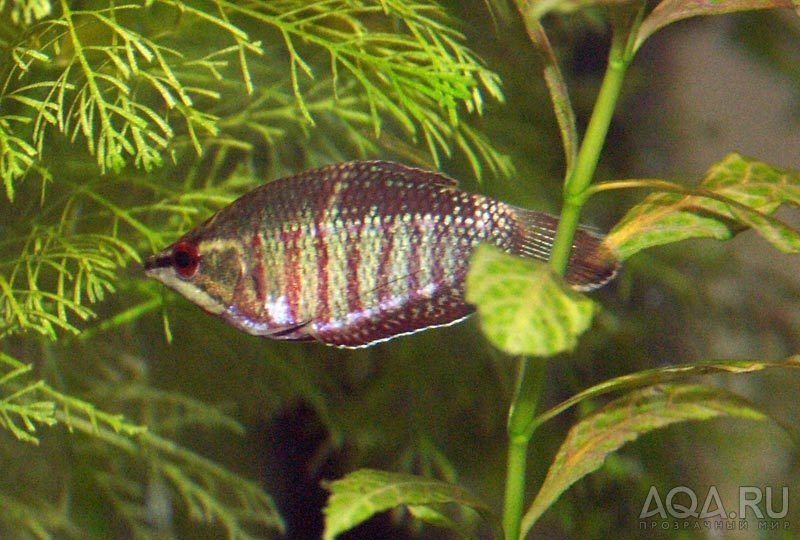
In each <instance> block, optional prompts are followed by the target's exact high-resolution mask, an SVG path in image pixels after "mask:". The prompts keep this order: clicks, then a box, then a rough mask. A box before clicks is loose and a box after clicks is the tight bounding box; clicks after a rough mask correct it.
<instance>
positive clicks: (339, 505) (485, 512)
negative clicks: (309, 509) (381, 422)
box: [324, 469, 499, 540]
mask: <svg viewBox="0 0 800 540" xmlns="http://www.w3.org/2000/svg"><path fill="white" fill-rule="evenodd" d="M328 489H329V490H330V492H331V496H330V499H329V501H328V504H327V506H326V507H325V536H324V538H325V539H326V540H333V538H335V537H336V536H338V535H339V534H341V533H343V532H345V531H348V530H350V529H351V528H353V527H355V526H356V525H358V524H360V523H362V522H364V521H365V520H367V519H368V518H369V517H370V516H372V515H374V514H377V513H380V512H385V511H387V510H390V509H393V508H396V507H398V506H409V508H410V509H411V512H412V513H414V514H415V515H416V516H419V517H422V518H423V519H424V520H425V521H428V522H433V523H435V524H438V525H444V526H447V527H448V528H454V529H456V530H458V526H457V525H456V524H455V522H453V521H452V520H450V519H449V518H445V517H444V516H443V515H442V514H440V513H439V512H438V511H437V510H435V507H436V506H439V505H446V504H456V505H459V506H464V507H468V508H471V509H473V510H475V511H476V512H478V513H479V514H481V515H482V516H483V517H484V518H486V519H487V520H488V521H489V523H491V524H492V525H493V526H496V525H497V520H496V518H493V517H492V514H491V512H490V511H489V509H488V508H487V507H486V505H485V504H484V503H483V502H481V501H480V500H479V499H477V498H475V497H474V496H473V495H471V494H470V493H468V492H467V491H465V490H464V489H463V488H461V487H459V486H456V485H453V484H448V483H445V482H441V481H439V480H432V479H430V478H423V477H419V476H410V475H407V474H397V473H389V472H385V471H377V470H370V469H363V470H359V471H355V472H352V473H350V474H348V475H347V476H345V477H344V478H342V479H341V480H336V481H334V482H331V483H330V485H329V487H328ZM495 532H499V528H497V527H496V528H495Z"/></svg>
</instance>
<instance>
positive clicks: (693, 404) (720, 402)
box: [520, 384, 766, 537]
mask: <svg viewBox="0 0 800 540" xmlns="http://www.w3.org/2000/svg"><path fill="white" fill-rule="evenodd" d="M719 416H733V417H738V418H746V419H749V420H764V419H765V418H766V416H765V415H764V414H763V413H761V412H760V411H758V410H757V409H755V408H753V406H752V405H751V404H749V403H748V402H747V401H746V400H744V399H742V398H741V397H738V396H736V395H735V394H732V393H730V392H727V391H725V390H720V389H718V388H713V387H708V386H702V385H695V384H681V385H657V386H650V387H647V388H643V389H641V390H636V391H634V392H630V393H629V394H627V395H625V396H623V397H622V398H619V399H617V400H614V401H612V402H611V403H609V404H607V405H606V406H605V407H603V408H602V409H599V410H598V411H596V412H594V413H592V414H590V415H589V416H587V417H586V418H583V419H582V420H581V421H580V422H578V423H577V424H575V425H574V426H573V427H572V429H570V431H569V433H568V434H567V437H566V439H565V440H564V443H563V444H562V445H561V448H559V450H558V453H557V454H556V456H555V458H554V459H553V462H552V464H551V465H550V469H549V470H548V472H547V477H545V479H544V482H543V483H542V486H541V487H540V488H539V492H538V493H537V495H536V498H535V499H534V501H533V503H532V504H531V506H530V508H529V509H528V511H527V512H526V513H525V516H524V518H523V520H522V530H521V533H520V536H521V537H524V536H525V535H527V534H528V531H530V529H531V528H532V527H533V524H534V523H535V522H536V520H537V519H539V517H540V516H541V515H542V513H543V512H544V511H545V510H546V509H547V508H548V507H549V506H550V505H552V504H553V502H554V501H555V500H556V499H557V498H558V497H559V495H561V493H563V492H564V490H566V489H567V488H568V487H569V486H571V485H572V484H574V483H575V482H577V481H578V480H580V479H581V478H583V477H584V476H586V475H587V474H589V473H591V472H593V471H595V470H597V469H599V468H600V467H601V466H602V465H603V463H604V462H605V460H606V458H607V457H608V456H609V455H610V454H611V453H613V452H615V451H617V450H618V449H619V448H620V447H622V446H623V445H624V444H626V443H629V442H631V441H633V440H635V439H637V438H638V437H640V436H641V435H644V434H645V433H648V432H650V431H653V430H655V429H659V428H662V427H666V426H668V425H670V424H674V423H676V422H685V421H688V420H708V419H710V418H716V417H719Z"/></svg>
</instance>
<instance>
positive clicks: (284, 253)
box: [145, 161, 616, 347]
mask: <svg viewBox="0 0 800 540" xmlns="http://www.w3.org/2000/svg"><path fill="white" fill-rule="evenodd" d="M557 223H558V222H557V218H555V217H553V216H550V215H548V214H543V213H540V212H534V211H531V210H525V209H521V208H517V207H513V206H511V205H507V204H505V203H503V202H500V201H497V200H494V199H492V198H489V197H485V196H482V195H477V194H472V193H467V192H464V191H461V190H459V189H457V188H456V182H455V181H454V180H452V179H450V178H448V177H446V176H443V175H441V174H438V173H434V172H429V171H424V170H421V169H416V168H410V167H406V166H403V165H399V164H395V163H390V162H378V161H373V162H351V163H344V164H338V165H332V166H328V167H323V168H321V169H316V170H312V171H307V172H305V173H301V174H299V175H296V176H292V177H289V178H284V179H281V180H276V181H274V182H271V183H269V184H266V185H264V186H262V187H260V188H257V189H256V190H254V191H252V192H250V193H248V194H246V195H244V196H243V197H241V198H239V199H238V200H236V201H234V202H233V203H231V204H230V205H229V206H227V207H226V208H224V209H222V210H221V211H219V212H218V213H217V214H215V215H214V216H212V217H211V218H210V219H209V220H207V221H206V222H205V223H203V224H202V225H200V226H199V227H197V228H196V229H195V230H193V231H191V232H189V233H188V234H186V235H185V236H184V237H183V238H181V239H180V240H179V241H178V242H176V243H175V244H173V245H172V246H170V247H168V248H166V249H165V250H163V251H162V252H161V253H159V254H158V255H155V256H154V257H151V258H150V259H148V260H147V261H146V263H145V269H146V272H147V274H148V275H149V276H151V277H154V278H156V279H159V280H161V281H162V282H164V283H165V284H166V285H168V286H170V287H172V288H174V289H175V290H177V291H178V292H180V293H181V294H183V295H184V296H186V297H187V298H188V299H189V300H191V301H193V302H195V303H196V304H198V305H199V306H201V307H202V308H204V309H206V310H207V311H209V312H211V313H214V314H216V315H218V316H220V317H222V318H223V319H224V320H226V321H227V322H229V323H230V324H232V325H233V326H235V327H237V328H239V329H241V330H244V331H246V332H248V333H251V334H256V335H262V336H269V337H273V338H278V339H286V340H318V341H320V342H323V343H326V344H329V345H336V346H343V347H361V346H365V345H369V344H372V343H375V342H377V341H382V340H386V339H389V338H392V337H395V336H398V335H402V334H408V333H411V332H415V331H418V330H421V329H424V328H428V327H432V326H441V325H446V324H451V323H453V322H456V321H458V320H460V319H462V318H464V317H466V316H467V315H469V314H470V313H471V312H472V311H473V308H472V307H471V306H470V305H468V304H467V303H466V302H465V301H464V280H465V277H466V272H467V267H468V263H469V258H470V255H471V254H472V252H473V250H474V249H475V247H476V246H477V245H478V244H479V243H480V242H488V243H491V244H494V245H495V246H497V247H499V248H501V249H503V250H505V251H507V252H509V253H514V254H519V255H522V256H525V257H530V258H534V259H540V260H546V259H547V257H548V255H549V252H550V247H551V245H552V241H553V237H554V234H555V229H556V226H557ZM615 272H616V260H615V258H614V257H613V255H612V254H611V253H610V252H609V251H608V249H607V248H606V246H605V244H604V243H603V242H602V237H600V236H598V235H595V234H594V233H592V232H590V231H587V230H585V229H580V230H579V231H578V234H577V236H576V238H575V244H574V248H573V253H572V257H571V262H570V266H569V270H568V274H567V279H568V281H570V282H571V283H572V284H573V286H575V287H576V288H578V289H583V290H586V289H591V288H595V287H597V286H600V285H602V284H603V283H605V282H606V281H608V280H609V279H611V278H612V277H613V275H614V273H615Z"/></svg>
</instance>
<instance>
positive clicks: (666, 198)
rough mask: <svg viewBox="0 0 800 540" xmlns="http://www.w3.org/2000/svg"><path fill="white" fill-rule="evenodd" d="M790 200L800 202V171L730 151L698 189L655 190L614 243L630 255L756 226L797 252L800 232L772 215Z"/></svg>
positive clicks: (615, 231)
mask: <svg viewBox="0 0 800 540" xmlns="http://www.w3.org/2000/svg"><path fill="white" fill-rule="evenodd" d="M645 184H646V182H645V183H644V184H643V185H645ZM786 203H788V204H792V205H798V204H800V172H798V171H791V170H781V169H777V168H774V167H771V166H769V165H767V164H765V163H762V162H760V161H755V160H752V159H748V158H744V157H742V156H740V155H738V154H730V155H728V156H727V157H726V158H725V159H723V160H722V161H720V162H719V163H717V164H715V165H714V166H713V167H711V168H710V169H709V170H708V172H707V173H706V175H705V177H704V178H703V180H702V182H701V183H700V186H699V189H698V190H696V191H688V190H687V192H683V193H677V192H670V193H654V194H651V195H649V196H648V197H647V198H645V200H644V201H642V202H641V203H639V204H638V205H636V206H634V207H633V208H632V209H631V210H630V211H629V212H628V213H627V214H626V215H625V217H623V218H622V220H621V221H620V222H619V223H618V224H617V225H616V226H615V227H614V229H613V230H612V231H611V232H610V233H609V235H608V242H609V244H610V245H611V246H612V247H613V248H614V249H616V251H617V254H618V255H619V258H620V260H625V259H627V258H629V257H630V256H631V255H633V254H635V253H637V252H639V251H641V250H643V249H645V248H649V247H652V246H658V245H661V244H668V243H672V242H678V241H680V240H685V239H687V238H698V237H705V238H716V239H718V240H728V239H730V238H731V237H733V235H735V234H736V233H738V232H740V231H741V230H742V229H744V228H746V227H751V228H753V229H755V230H756V231H757V232H758V233H759V234H760V235H761V236H763V237H764V238H765V239H766V240H767V241H769V242H770V243H771V244H772V245H774V246H775V247H776V248H778V249H779V250H781V251H783V252H784V253H797V252H800V234H798V232H797V231H795V230H793V229H792V228H791V227H789V226H787V225H786V224H785V223H783V222H781V221H780V220H778V219H776V218H774V217H771V216H770V214H772V213H773V212H775V210H777V209H778V207H780V206H781V205H782V204H786Z"/></svg>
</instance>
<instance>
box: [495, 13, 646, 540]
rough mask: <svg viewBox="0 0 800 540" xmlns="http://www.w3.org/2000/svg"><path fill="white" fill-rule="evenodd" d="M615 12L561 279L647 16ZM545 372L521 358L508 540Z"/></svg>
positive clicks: (578, 167) (560, 258) (559, 241)
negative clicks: (634, 43) (643, 18)
mask: <svg viewBox="0 0 800 540" xmlns="http://www.w3.org/2000/svg"><path fill="white" fill-rule="evenodd" d="M520 6H521V7H520V11H521V12H522V13H523V15H524V14H525V13H526V12H527V9H525V5H524V3H523V4H520ZM610 11H611V20H612V26H613V28H614V33H613V38H612V42H611V50H610V51H609V60H608V67H607V68H606V73H605V76H604V77H603V83H602V85H601V87H600V93H599V94H598V96H597V102H596V103H595V106H594V110H593V111H592V117H591V119H590V120H589V125H588V126H587V128H586V134H585V136H584V139H583V142H582V144H581V147H580V150H579V152H578V157H577V160H576V162H575V168H574V169H573V170H572V173H571V174H569V175H568V176H567V178H566V180H565V181H564V205H563V207H562V211H561V218H560V221H559V225H558V230H557V231H556V238H555V243H554V245H553V251H552V253H551V255H550V265H551V266H552V268H553V269H554V270H555V271H557V272H558V273H560V274H562V275H563V274H564V272H565V271H566V269H567V264H568V262H569V256H570V252H571V251H572V241H573V238H574V236H575V231H576V230H577V228H578V221H579V218H580V211H581V208H582V207H583V205H584V203H585V202H586V200H587V198H588V197H589V195H590V194H591V191H590V185H591V182H592V178H593V177H594V173H595V169H596V168H597V163H598V161H599V159H600V152H601V151H602V149H603V145H604V143H605V139H606V135H607V134H608V127H609V125H610V124H611V118H612V117H613V115H614V108H615V107H616V104H617V99H618V98H619V94H620V90H621V88H622V82H623V80H624V78H625V72H626V70H627V68H628V65H629V64H630V62H631V60H632V59H633V54H634V48H633V42H634V37H635V35H636V30H637V29H638V27H639V24H640V23H641V20H642V17H643V14H644V5H643V4H642V6H641V7H640V9H639V10H638V12H637V13H632V12H631V11H629V8H628V7H627V6H626V7H623V8H621V9H620V11H618V12H616V11H615V10H614V9H613V8H612V9H611V10H610ZM534 42H535V43H536V42H537V40H534ZM538 42H541V40H538ZM545 368H546V363H545V362H544V361H543V360H535V361H531V360H530V359H526V358H521V359H520V360H519V367H518V372H517V386H516V392H515V395H514V399H513V400H512V402H511V409H510V411H509V416H508V437H509V446H508V456H507V465H506V489H505V500H504V503H503V530H504V532H505V537H506V539H507V540H517V539H519V535H520V522H521V518H522V511H523V506H524V504H525V486H526V476H527V475H526V474H525V470H526V466H527V455H528V446H529V444H530V442H531V440H532V438H533V432H534V429H535V426H536V425H537V424H536V423H535V418H536V408H537V405H538V403H539V396H540V395H541V391H542V386H543V382H544V376H545Z"/></svg>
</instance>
